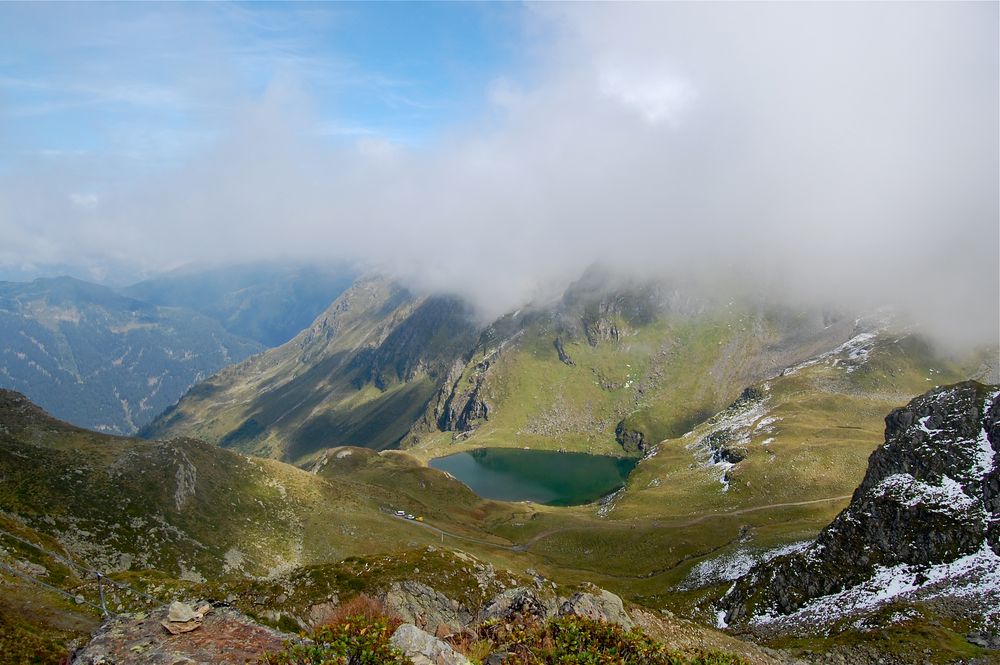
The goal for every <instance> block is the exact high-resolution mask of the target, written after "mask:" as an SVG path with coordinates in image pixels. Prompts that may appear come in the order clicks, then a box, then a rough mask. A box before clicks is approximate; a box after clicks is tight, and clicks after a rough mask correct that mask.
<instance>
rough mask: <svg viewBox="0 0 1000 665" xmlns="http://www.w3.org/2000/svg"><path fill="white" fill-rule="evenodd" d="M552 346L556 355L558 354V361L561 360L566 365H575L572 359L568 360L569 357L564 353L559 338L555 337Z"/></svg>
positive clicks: (564, 350)
mask: <svg viewBox="0 0 1000 665" xmlns="http://www.w3.org/2000/svg"><path fill="white" fill-rule="evenodd" d="M552 344H553V346H555V347H556V353H558V354H559V360H561V361H562V362H564V363H565V364H567V365H575V364H576V363H574V362H573V359H572V358H570V357H569V355H568V354H567V353H566V348H565V347H563V343H562V338H561V337H556V339H555V341H554V342H552Z"/></svg>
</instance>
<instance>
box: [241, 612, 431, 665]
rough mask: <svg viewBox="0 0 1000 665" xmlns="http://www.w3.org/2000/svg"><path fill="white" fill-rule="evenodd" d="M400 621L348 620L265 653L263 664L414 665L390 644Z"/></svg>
mask: <svg viewBox="0 0 1000 665" xmlns="http://www.w3.org/2000/svg"><path fill="white" fill-rule="evenodd" d="M395 623H397V622H393V621H392V620H391V619H389V618H387V617H366V616H363V615H356V616H351V617H345V618H343V619H341V620H340V621H338V622H337V623H335V624H333V625H329V626H321V627H320V628H317V629H316V630H315V631H313V633H312V635H311V636H310V641H309V642H304V643H300V644H289V645H287V646H286V648H285V650H284V651H281V652H280V653H274V654H265V655H264V656H263V657H262V658H261V659H260V661H259V662H260V663H261V664H262V665H412V662H411V661H410V659H409V658H407V657H406V656H404V655H403V653H402V652H401V651H399V650H398V649H396V648H394V647H393V646H392V644H390V643H389V638H390V637H392V633H393V630H395V628H396V626H395V625H394V624H395Z"/></svg>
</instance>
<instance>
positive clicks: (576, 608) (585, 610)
mask: <svg viewBox="0 0 1000 665" xmlns="http://www.w3.org/2000/svg"><path fill="white" fill-rule="evenodd" d="M592 591H593V593H588V592H585V591H584V592H580V593H577V594H574V595H573V597H572V598H570V599H569V600H567V601H566V602H564V603H563V604H562V606H561V607H560V608H559V614H561V615H567V614H572V615H576V616H581V617H584V618H587V619H593V620H595V621H604V622H605V623H615V624H618V625H619V626H621V627H622V628H625V629H626V630H628V629H630V628H632V627H633V626H635V623H634V622H633V621H632V619H631V617H629V615H628V613H626V612H625V606H624V604H623V603H622V599H621V598H619V597H618V596H616V595H615V594H613V593H611V592H610V591H605V590H604V589H599V588H597V587H593V588H592Z"/></svg>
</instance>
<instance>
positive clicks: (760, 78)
mask: <svg viewBox="0 0 1000 665" xmlns="http://www.w3.org/2000/svg"><path fill="white" fill-rule="evenodd" d="M530 14H531V16H530V20H532V21H538V22H540V23H543V24H545V25H546V26H549V29H548V30H543V31H540V32H539V34H545V35H546V36H551V37H552V38H551V40H549V41H547V42H545V43H543V44H538V45H533V46H532V49H526V50H527V51H530V52H533V53H535V54H537V57H536V59H535V60H534V61H533V63H532V64H533V66H532V68H531V71H530V75H525V76H520V77H518V76H514V75H511V76H509V77H507V78H506V79H504V80H501V81H495V82H493V83H489V82H484V84H483V93H484V96H485V97H486V100H487V101H491V102H492V106H491V107H490V108H489V109H488V110H487V112H486V113H484V115H483V117H482V118H480V119H478V120H476V121H473V122H469V123H467V124H466V125H464V126H458V127H454V128H453V129H452V130H451V131H450V132H449V133H446V135H445V137H444V138H443V139H442V140H441V141H440V143H438V144H436V145H434V146H430V147H426V148H423V149H407V148H405V147H402V146H398V145H396V144H391V143H386V142H384V141H382V140H380V139H379V138H378V137H377V136H376V137H369V136H366V135H365V134H366V132H364V131H359V132H357V133H358V142H357V143H356V144H355V145H353V146H346V147H345V146H344V145H343V144H342V142H338V143H337V145H336V147H330V146H329V145H328V144H325V143H322V142H320V141H317V135H318V134H322V132H323V130H324V127H325V128H326V130H327V131H329V129H330V128H331V127H334V128H336V127H338V125H335V124H334V125H331V124H330V121H329V119H324V118H317V117H316V115H315V113H314V112H313V111H312V110H311V108H310V104H309V95H308V90H302V89H301V86H296V85H294V84H292V83H284V84H278V85H274V86H272V87H271V88H270V89H269V90H268V92H267V93H266V94H265V95H264V96H263V98H262V99H261V100H258V101H257V102H250V103H246V102H244V103H239V104H237V110H236V111H235V112H234V113H233V115H232V116H231V119H230V121H228V122H227V123H225V124H226V125H227V127H228V131H227V133H226V135H225V138H224V139H223V140H221V141H219V142H217V144H216V145H214V146H213V147H212V148H211V149H208V150H203V151H202V152H201V153H200V154H199V155H198V156H197V157H195V158H192V159H190V160H189V161H186V162H185V163H183V164H182V165H180V166H179V167H178V168H176V169H174V170H172V171H169V172H160V173H157V174H156V176H155V177H127V178H125V177H119V174H120V172H119V171H116V169H120V168H121V167H120V166H119V165H115V164H110V165H109V164H106V163H101V162H99V161H98V162H95V163H94V164H93V165H91V167H90V168H82V167H81V168H80V169H79V170H77V171H67V170H61V171H60V170H52V169H47V168H45V167H44V166H41V165H40V166H37V167H34V168H33V169H27V168H26V169H25V170H24V171H23V172H22V173H18V174H15V175H14V176H3V177H2V178H0V235H2V237H4V238H5V241H6V242H8V243H10V242H14V243H17V242H21V243H22V245H19V246H18V249H17V250H16V251H14V252H12V255H17V256H22V257H23V258H22V259H21V260H30V261H38V262H43V261H42V258H44V257H41V258H40V257H36V256H34V254H33V252H36V251H39V247H41V245H39V244H38V243H35V242H34V241H32V240H31V237H33V235H32V234H25V233H13V232H8V231H9V230H11V229H14V230H17V231H23V230H24V229H28V228H31V229H33V230H34V231H33V233H34V234H39V235H42V236H44V237H45V238H48V239H49V242H48V243H47V244H45V247H44V249H45V252H46V256H47V257H48V258H51V257H52V255H53V254H60V253H61V256H58V259H59V260H69V258H70V257H72V256H75V255H84V256H88V257H91V256H95V255H100V254H105V255H106V254H108V253H109V252H113V253H114V255H115V256H117V257H128V258H130V259H131V260H134V261H135V262H136V263H139V264H144V265H163V266H166V265H176V264H177V263H180V262H183V261H188V260H204V259H209V260H215V261H219V260H226V259H234V260H235V259H239V260H247V259H253V258H264V257H271V256H297V257H302V258H309V259H318V260H323V259H326V258H340V257H344V256H346V257H348V258H354V259H357V260H361V261H364V262H366V263H367V264H369V265H371V266H374V267H377V268H381V269H383V270H386V271H389V272H391V273H392V274H394V275H396V276H398V277H399V278H400V279H401V280H402V281H403V282H404V283H406V284H408V285H411V286H413V287H414V288H421V289H430V290H442V289H447V290H451V291H457V292H460V293H462V294H465V295H467V296H469V297H470V298H472V299H473V300H474V301H475V302H476V303H477V304H478V305H479V306H480V307H481V308H482V309H483V310H484V311H486V312H489V313H497V312H500V311H503V310H507V309H514V308H516V307H518V306H519V305H521V304H523V302H524V301H525V300H527V299H530V298H535V297H543V296H544V295H546V294H548V293H551V292H553V291H558V290H559V289H560V288H562V287H563V286H565V284H566V283H567V282H568V281H569V280H571V279H573V278H575V277H576V276H578V275H579V274H580V272H581V271H582V270H583V269H584V268H585V267H586V266H588V265H589V264H591V263H593V262H595V261H604V262H606V263H608V264H611V265H613V266H617V267H619V268H622V269H626V270H629V271H633V272H639V273H649V272H657V273H662V274H666V275H672V276H684V277H691V276H700V277H706V278H712V279H715V280H717V281H722V282H724V281H727V280H728V281H730V282H736V283H739V284H741V285H745V286H747V287H748V288H749V287H753V288H759V289H768V290H772V291H775V290H778V291H781V292H782V293H784V294H786V295H787V296H789V297H792V298H808V299H810V300H813V301H815V300H820V301H823V302H830V303H836V302H846V303H861V304H865V305H872V304H883V303H891V304H897V305H899V306H902V307H906V308H908V309H909V310H910V311H912V312H913V313H915V314H916V315H918V316H919V317H920V318H922V319H923V320H924V321H925V322H930V323H931V324H933V325H934V326H936V327H937V328H938V329H940V330H941V331H943V332H944V333H945V334H948V335H950V336H954V337H960V336H965V337H970V338H976V339H987V340H990V341H996V339H997V335H998V333H997V325H998V323H997V321H998V318H1000V316H998V311H997V308H998V303H1000V285H998V273H1000V268H998V263H997V261H998V259H997V251H996V248H997V246H998V244H1000V238H998V235H1000V229H998V217H1000V211H998V181H1000V164H998V161H1000V158H998V153H997V145H998V143H1000V137H998V128H997V122H996V119H997V117H1000V101H998V97H1000V93H998V80H1000V72H998V66H997V60H996V52H997V49H998V44H997V41H998V36H997V33H996V30H995V25H996V23H997V18H998V7H997V5H996V4H995V3H992V4H990V3H967V4H966V3H702V4H696V3H635V4H557V3H551V4H543V5H533V6H531V7H530ZM293 80H294V79H293ZM340 135H341V136H344V132H341V133H340ZM95 181H97V182H100V183H101V187H100V191H101V192H102V198H101V200H100V206H99V207H98V208H97V209H96V210H75V211H74V210H73V206H66V207H65V208H60V207H58V206H57V205H56V203H54V202H53V201H52V200H51V198H52V197H51V195H50V193H51V192H52V191H63V192H65V191H72V192H86V191H89V188H91V187H93V186H94V185H93V184H91V183H93V182H95ZM77 207H78V206H77ZM85 213H86V214H85ZM9 239H12V240H9ZM53 245H54V246H53Z"/></svg>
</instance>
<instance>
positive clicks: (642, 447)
mask: <svg viewBox="0 0 1000 665" xmlns="http://www.w3.org/2000/svg"><path fill="white" fill-rule="evenodd" d="M615 441H617V442H618V445H620V446H621V447H622V449H623V450H624V451H625V452H627V453H641V452H645V451H646V435H645V434H643V433H642V432H640V431H639V430H634V429H631V428H629V427H628V426H627V425H626V424H625V421H624V420H622V421H621V422H620V423H618V426H617V427H615Z"/></svg>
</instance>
